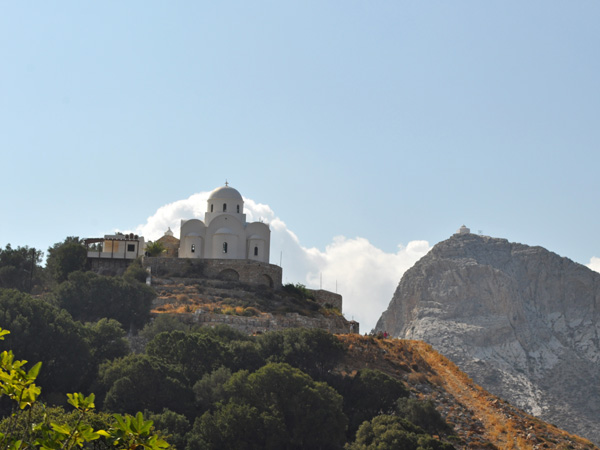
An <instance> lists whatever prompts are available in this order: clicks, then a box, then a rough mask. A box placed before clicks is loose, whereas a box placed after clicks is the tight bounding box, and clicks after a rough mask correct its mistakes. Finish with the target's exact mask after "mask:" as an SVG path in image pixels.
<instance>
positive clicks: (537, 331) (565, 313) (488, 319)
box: [376, 234, 600, 442]
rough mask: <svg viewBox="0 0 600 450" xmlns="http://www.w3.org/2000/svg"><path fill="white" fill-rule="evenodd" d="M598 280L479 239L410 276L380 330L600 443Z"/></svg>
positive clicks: (532, 251) (552, 258)
mask: <svg viewBox="0 0 600 450" xmlns="http://www.w3.org/2000/svg"><path fill="white" fill-rule="evenodd" d="M599 308H600V274H598V273H596V272H593V271H591V270H589V269H588V268H586V267H585V266H582V265H580V264H576V263H574V262H573V261H571V260H569V259H567V258H562V257H560V256H558V255H556V254H554V253H552V252H549V251H547V250H545V249H543V248H541V247H529V246H526V245H521V244H515V243H510V242H508V241H507V240H504V239H495V238H490V237H485V236H478V235H474V234H463V235H454V236H452V237H451V238H450V239H448V240H446V241H443V242H441V243H439V244H437V245H436V246H435V247H434V248H433V249H432V250H431V251H430V252H429V253H428V254H427V255H426V256H425V257H423V258H422V259H421V260H420V261H418V262H417V263H416V264H415V265H414V266H413V267H412V268H411V269H410V270H408V271H407V272H406V273H405V274H404V276H403V277H402V280H401V281H400V284H399V285H398V288H397V290H396V292H395V294H394V296H393V298H392V300H391V302H390V305H389V307H388V309H387V311H385V312H384V313H383V315H382V316H381V318H380V320H379V322H378V324H377V327H376V329H377V330H380V331H387V332H388V333H390V334H391V335H392V336H397V337H401V338H406V339H418V340H423V341H426V342H428V343H430V344H431V345H433V347H435V349H436V350H438V351H439V352H441V353H442V354H444V355H446V356H447V357H449V358H450V359H451V360H452V361H453V362H455V363H456V364H457V365H458V366H459V367H460V368H461V369H462V370H463V371H465V372H466V373H467V374H469V376H471V377H472V378H473V379H474V380H475V382H476V383H478V384H480V385H481V386H483V387H484V388H485V389H487V390H488V391H490V392H492V393H494V394H496V395H499V396H500V397H502V398H504V399H506V400H508V401H510V402H511V403H513V404H514V405H517V406H519V407H521V408H523V409H524V410H525V411H527V412H530V413H532V414H534V415H535V416H538V417H541V418H543V419H544V420H546V421H549V422H551V423H554V424H557V425H558V426H560V427H562V428H564V429H566V430H569V431H571V432H574V433H576V434H578V435H581V436H585V437H587V438H589V439H591V440H593V441H595V442H600V424H599V422H598V417H600V336H599V335H600V322H599Z"/></svg>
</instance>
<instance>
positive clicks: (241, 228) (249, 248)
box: [179, 183, 271, 263]
mask: <svg viewBox="0 0 600 450" xmlns="http://www.w3.org/2000/svg"><path fill="white" fill-rule="evenodd" d="M270 244H271V230H270V229H269V226H268V225H267V224H265V223H262V222H252V223H247V222H246V214H244V200H243V199H242V196H241V195H240V193H239V192H238V191H237V190H236V189H234V188H232V187H230V186H229V185H228V183H225V186H222V187H220V188H217V189H215V190H214V191H212V192H211V194H210V196H209V197H208V202H207V207H206V213H205V215H204V222H203V221H201V220H198V219H190V220H182V221H181V231H180V238H179V258H201V259H250V260H254V261H259V262H265V263H268V262H269V252H270Z"/></svg>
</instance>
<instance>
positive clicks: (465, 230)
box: [454, 225, 471, 234]
mask: <svg viewBox="0 0 600 450" xmlns="http://www.w3.org/2000/svg"><path fill="white" fill-rule="evenodd" d="M470 232H471V230H470V229H469V228H467V227H466V226H465V225H463V226H462V227H460V228H459V229H458V230H456V233H454V234H469V233H470Z"/></svg>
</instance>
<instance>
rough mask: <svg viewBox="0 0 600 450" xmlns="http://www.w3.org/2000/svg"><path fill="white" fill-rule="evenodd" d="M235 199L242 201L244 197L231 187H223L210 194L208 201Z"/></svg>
mask: <svg viewBox="0 0 600 450" xmlns="http://www.w3.org/2000/svg"><path fill="white" fill-rule="evenodd" d="M217 198H218V199H230V198H231V199H235V200H242V195H241V194H240V193H239V192H238V191H237V189H234V188H232V187H230V186H227V185H226V186H221V187H219V188H217V189H215V190H214V191H212V192H211V193H210V195H209V196H208V199H209V200H211V199H217Z"/></svg>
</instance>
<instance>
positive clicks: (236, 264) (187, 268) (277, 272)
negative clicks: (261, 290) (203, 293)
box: [142, 256, 282, 289]
mask: <svg viewBox="0 0 600 450" xmlns="http://www.w3.org/2000/svg"><path fill="white" fill-rule="evenodd" d="M142 264H143V265H144V267H146V268H148V267H149V268H150V270H151V274H152V275H153V276H160V277H162V276H169V275H171V276H184V277H202V278H215V279H223V280H230V281H241V282H243V283H251V284H262V285H266V286H270V287H272V288H274V289H280V288H281V279H282V271H281V267H279V266H276V265H273V264H267V263H263V262H259V261H252V260H248V259H192V258H156V257H154V258H151V257H148V256H144V258H143V259H142Z"/></svg>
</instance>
